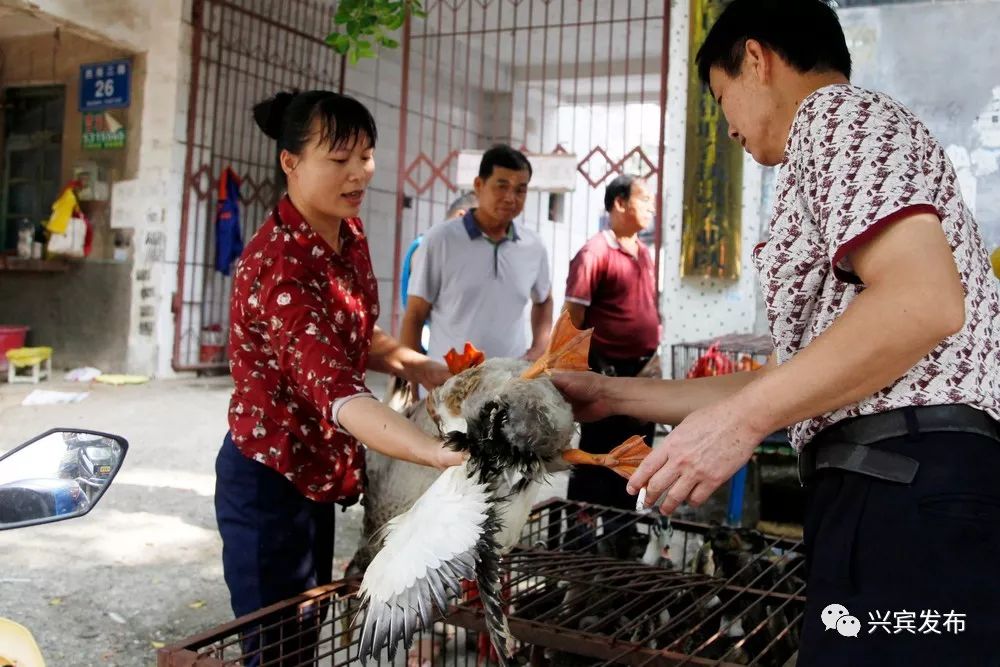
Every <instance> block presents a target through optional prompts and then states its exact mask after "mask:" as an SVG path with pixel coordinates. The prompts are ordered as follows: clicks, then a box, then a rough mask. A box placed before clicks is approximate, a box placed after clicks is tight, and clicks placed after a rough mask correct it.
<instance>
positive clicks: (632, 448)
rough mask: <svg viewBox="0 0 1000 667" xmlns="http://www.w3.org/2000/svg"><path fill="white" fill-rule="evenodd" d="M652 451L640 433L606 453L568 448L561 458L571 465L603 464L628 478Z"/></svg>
mask: <svg viewBox="0 0 1000 667" xmlns="http://www.w3.org/2000/svg"><path fill="white" fill-rule="evenodd" d="M652 451H653V448H652V447H650V446H649V445H647V444H646V441H645V440H643V439H642V436H641V435H633V436H632V437H631V438H629V439H628V440H626V441H625V442H623V443H622V444H620V445H618V446H617V447H615V448H614V449H612V450H611V451H610V452H608V453H607V454H591V453H589V452H585V451H583V450H580V449H568V450H566V451H565V452H563V453H562V458H563V460H564V461H566V462H567V463H572V464H573V465H591V466H603V467H605V468H608V469H610V470H614V471H615V472H616V473H618V474H619V475H621V476H622V477H624V478H625V479H628V478H629V477H631V476H632V473H634V472H635V471H636V468H638V467H639V464H640V463H642V461H643V459H645V458H646V457H647V456H649V453H650V452H652Z"/></svg>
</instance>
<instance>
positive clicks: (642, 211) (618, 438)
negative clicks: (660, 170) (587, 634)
mask: <svg viewBox="0 0 1000 667" xmlns="http://www.w3.org/2000/svg"><path fill="white" fill-rule="evenodd" d="M604 208H605V210H607V212H608V216H609V218H610V222H611V228H610V229H607V230H604V231H601V232H599V233H598V234H597V235H596V236H594V237H593V238H591V239H590V240H589V241H587V243H586V245H584V246H583V248H581V249H580V252H578V253H577V254H576V257H574V258H573V261H572V262H571V263H570V268H569V278H568V279H567V281H566V310H568V311H569V314H570V317H571V318H572V320H573V324H575V325H576V326H577V327H581V328H590V327H593V329H594V335H593V339H592V341H591V347H590V367H591V368H592V369H594V370H595V371H597V372H599V373H602V374H604V375H612V376H617V377H635V376H636V375H637V374H638V373H639V371H641V370H642V369H643V367H644V366H645V365H646V364H647V363H648V362H649V360H650V359H651V357H652V356H653V355H654V354H655V353H656V350H657V347H658V346H659V342H660V316H659V311H658V309H657V305H656V278H655V275H654V266H655V265H654V263H653V259H652V257H651V255H650V253H649V250H648V249H647V248H646V246H645V245H644V244H643V243H642V241H640V240H639V236H638V235H639V232H640V231H642V230H644V229H646V228H647V227H649V225H650V224H652V221H653V216H654V213H655V211H656V206H655V203H654V201H653V195H652V193H651V192H650V191H649V190H648V189H647V187H646V184H645V183H643V182H642V181H641V180H640V179H637V178H635V177H632V176H619V177H618V178H616V179H615V180H614V181H612V182H611V184H610V185H608V187H607V189H606V190H605V192H604ZM654 429H655V425H654V424H653V423H652V422H647V421H640V420H638V419H635V418H633V417H627V416H620V415H616V416H612V417H608V418H607V419H602V420H600V421H597V422H591V423H585V424H582V426H581V439H580V449H582V450H584V451H587V452H591V453H595V454H603V453H606V452H609V451H610V450H611V449H612V448H613V447H615V446H616V445H620V444H621V443H622V442H623V441H624V440H625V439H626V438H628V437H629V436H632V435H641V436H643V438H645V439H646V442H648V443H649V444H650V445H652V444H653V433H654ZM569 497H570V498H571V499H573V500H582V501H586V502H592V503H598V504H601V505H611V506H613V507H620V508H623V509H634V508H635V498H634V497H633V496H630V495H629V494H628V493H627V492H626V490H625V486H624V485H623V484H622V483H621V479H620V478H619V477H618V476H617V475H616V474H615V473H613V472H611V471H610V470H606V469H604V468H599V467H597V466H580V467H579V468H576V469H574V470H573V471H572V473H571V475H570V481H569Z"/></svg>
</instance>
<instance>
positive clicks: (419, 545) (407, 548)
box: [360, 465, 489, 603]
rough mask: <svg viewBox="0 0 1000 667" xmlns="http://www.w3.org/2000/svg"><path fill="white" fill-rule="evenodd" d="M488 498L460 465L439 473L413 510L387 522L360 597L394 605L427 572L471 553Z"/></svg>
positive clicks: (483, 517) (481, 485)
mask: <svg viewBox="0 0 1000 667" xmlns="http://www.w3.org/2000/svg"><path fill="white" fill-rule="evenodd" d="M488 498H489V491H488V489H487V486H486V485H485V484H477V483H476V482H475V481H474V480H472V479H470V478H469V477H468V470H467V469H466V466H465V465H461V466H455V467H452V468H449V469H448V470H446V471H445V472H443V473H441V475H440V476H439V477H438V478H437V479H436V480H435V481H434V483H433V484H431V487H430V488H429V489H427V491H425V492H424V494H423V495H422V496H420V498H418V499H417V502H415V503H414V504H413V507H411V508H410V509H409V510H408V511H406V512H404V513H402V514H400V515H399V516H397V517H395V518H394V519H392V520H391V521H389V523H388V525H387V526H386V538H385V544H384V546H383V547H382V550H381V551H379V552H378V554H377V555H376V556H375V558H374V559H373V560H372V563H371V565H369V566H368V570H367V571H366V572H365V577H364V580H363V581H362V583H361V590H360V594H361V595H363V596H368V597H371V599H372V601H373V602H385V603H394V602H395V598H396V597H398V596H400V595H402V594H403V593H404V592H405V591H407V590H408V589H410V588H412V587H413V586H415V585H416V584H417V583H418V582H419V581H420V580H421V579H424V578H426V577H427V574H428V572H429V571H431V570H437V569H439V568H440V567H441V564H442V563H444V562H447V561H450V560H452V559H454V558H456V557H457V556H459V555H461V554H465V553H467V552H469V551H470V550H472V549H474V548H475V546H476V542H477V541H478V540H479V538H480V537H481V536H482V534H483V524H484V523H485V522H486V519H487V515H486V510H487V507H488Z"/></svg>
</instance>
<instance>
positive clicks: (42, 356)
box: [7, 347, 52, 384]
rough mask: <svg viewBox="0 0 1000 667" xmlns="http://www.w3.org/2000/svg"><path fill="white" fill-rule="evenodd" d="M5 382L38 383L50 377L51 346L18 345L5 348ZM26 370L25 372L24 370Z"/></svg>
mask: <svg viewBox="0 0 1000 667" xmlns="http://www.w3.org/2000/svg"><path fill="white" fill-rule="evenodd" d="M7 361H8V362H10V363H9V364H8V365H7V382H9V383H10V384H18V383H20V384H38V383H39V382H41V381H42V380H45V379H48V378H50V377H52V348H51V347H18V348H15V349H13V350H7ZM24 371H27V372H24Z"/></svg>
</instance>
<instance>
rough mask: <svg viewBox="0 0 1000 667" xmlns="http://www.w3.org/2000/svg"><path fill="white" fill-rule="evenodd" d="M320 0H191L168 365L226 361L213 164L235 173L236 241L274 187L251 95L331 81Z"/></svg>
mask: <svg viewBox="0 0 1000 667" xmlns="http://www.w3.org/2000/svg"><path fill="white" fill-rule="evenodd" d="M334 11H335V3H333V2H332V1H329V0H281V1H280V2H279V1H278V0H193V4H192V11H191V24H192V25H191V27H192V52H191V61H192V66H191V81H190V88H189V90H190V93H189V99H188V104H189V106H188V122H187V125H188V127H187V155H186V158H185V163H184V175H185V187H184V195H183V203H182V211H181V239H180V261H179V264H178V271H177V292H176V293H175V295H174V301H173V310H174V318H175V331H174V354H173V366H174V369H175V370H179V371H181V370H208V369H216V368H226V367H227V361H226V360H225V355H224V346H225V342H226V340H227V339H228V328H229V297H230V291H231V280H230V278H229V277H227V276H225V275H223V274H222V273H220V272H218V271H216V269H215V254H216V245H215V209H216V202H217V200H218V190H219V188H218V184H219V178H220V174H221V173H222V171H223V170H224V169H226V168H227V167H229V168H231V169H232V170H233V171H234V172H235V173H236V175H237V176H238V177H239V178H240V180H241V187H240V204H241V206H240V215H241V218H240V221H241V225H242V230H243V239H244V241H249V239H250V237H251V236H252V234H253V233H254V231H256V230H257V228H258V227H259V226H260V225H261V223H262V222H263V220H264V218H265V217H266V215H267V212H268V210H269V208H270V207H271V205H272V204H273V203H274V201H275V198H276V196H277V194H278V193H277V190H276V184H275V180H274V174H275V155H274V143H273V142H272V141H270V140H268V139H267V138H266V137H265V136H264V135H263V134H262V133H261V132H260V130H259V129H258V128H257V126H256V125H255V124H254V121H253V117H252V115H251V113H250V110H251V107H252V106H253V105H254V103H256V102H258V101H260V100H262V99H265V98H267V97H269V96H270V95H272V94H274V93H275V92H277V91H279V90H289V89H293V88H297V89H300V90H309V89H313V88H324V89H331V90H337V89H339V88H340V87H341V86H342V82H343V78H344V70H343V59H342V58H341V57H340V56H337V55H336V54H335V52H334V51H333V50H331V49H330V47H329V46H327V45H326V44H325V43H324V42H323V38H324V37H326V35H327V33H329V31H330V28H331V26H332V25H333V20H332V19H333V14H334Z"/></svg>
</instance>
